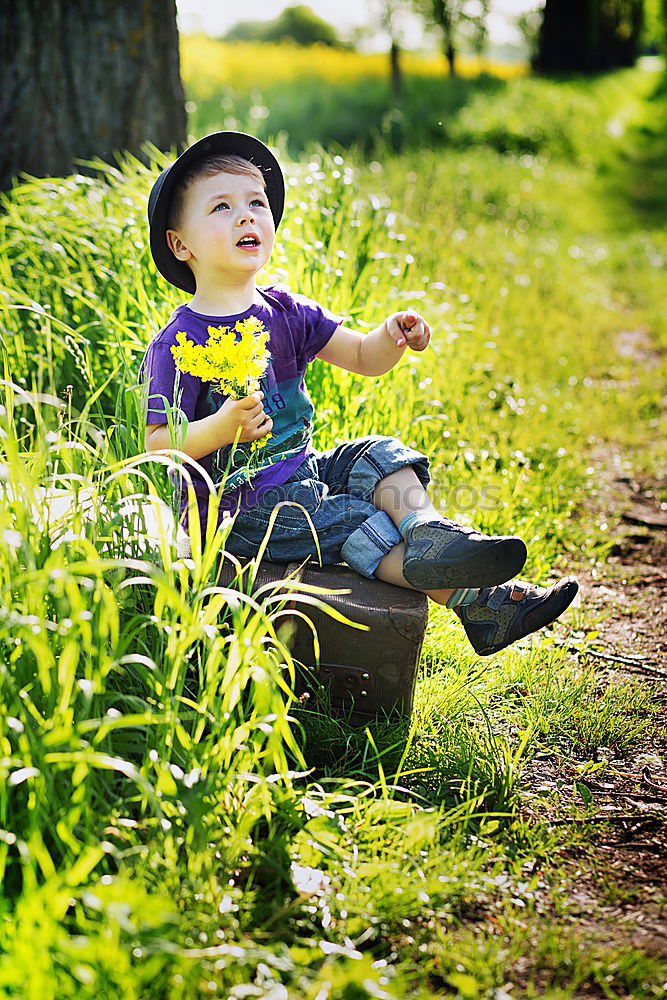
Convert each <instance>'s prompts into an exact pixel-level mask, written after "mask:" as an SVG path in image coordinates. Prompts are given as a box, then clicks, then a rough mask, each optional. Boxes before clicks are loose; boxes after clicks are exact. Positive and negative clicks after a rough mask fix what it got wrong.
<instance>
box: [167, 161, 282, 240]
mask: <svg viewBox="0 0 667 1000" xmlns="http://www.w3.org/2000/svg"><path fill="white" fill-rule="evenodd" d="M221 172H224V173H226V174H249V175H250V176H251V177H255V178H256V179H257V180H258V181H260V183H261V185H262V188H263V189H264V190H266V181H265V180H264V174H263V173H262V171H261V170H260V169H259V167H257V166H255V164H254V163H251V162H250V160H246V159H245V158H244V157H243V156H237V155H236V154H235V153H228V154H218V155H216V156H204V157H202V159H201V160H197V162H196V163H193V164H192V166H191V167H190V168H189V169H188V170H186V171H185V172H184V174H183V176H182V177H180V178H179V180H178V183H177V184H176V186H175V188H174V190H173V193H172V196H171V203H170V205H169V216H168V222H167V228H168V229H178V227H179V226H180V224H181V221H182V214H183V204H184V201H185V192H186V191H187V189H188V188H189V187H190V185H191V184H194V182H195V181H198V180H199V179H200V178H201V177H213V175H214V174H219V173H221Z"/></svg>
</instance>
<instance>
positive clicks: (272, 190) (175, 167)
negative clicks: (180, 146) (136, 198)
mask: <svg viewBox="0 0 667 1000" xmlns="http://www.w3.org/2000/svg"><path fill="white" fill-rule="evenodd" d="M230 154H233V155H235V156H242V157H243V158H244V159H245V160H249V161H250V162H251V163H254V164H255V166H256V167H259V169H260V170H261V171H262V174H263V176H264V181H265V183H266V196H267V198H268V200H269V207H270V209H271V214H272V215H273V221H274V224H275V227H276V229H277V228H278V223H279V222H280V220H281V218H282V214H283V207H284V204H285V182H284V180H283V173H282V170H281V169H280V164H279V163H278V161H277V160H276V158H275V156H274V155H273V153H272V152H271V150H270V149H269V148H268V147H267V146H265V145H264V143H263V142H261V141H260V140H259V139H255V137H254V136H252V135H246V134H245V132H213V133H212V134H211V135H206V136H204V138H203V139H199V141H198V142H195V143H194V144H193V145H192V146H190V147H189V148H188V149H186V150H185V152H184V153H181V155H180V156H179V157H178V159H177V160H174V162H173V163H170V164H169V166H168V167H165V169H164V170H163V171H162V173H161V174H160V176H159V177H158V178H157V180H156V181H155V184H153V187H152V189H151V193H150V195H149V198H148V224H149V227H150V247H151V253H152V254H153V260H154V261H155V263H156V265H157V269H158V271H159V272H160V274H162V275H163V276H164V277H165V278H166V279H167V281H169V282H171V284H172V285H176V287H177V288H182V289H183V291H184V292H190V293H191V294H194V292H195V291H196V287H197V286H196V284H195V276H194V274H193V273H192V271H191V270H190V268H189V267H188V265H187V264H186V263H185V262H184V261H181V260H177V259H176V257H174V255H173V253H172V252H171V250H170V248H169V246H168V244H167V238H166V235H165V234H166V230H167V224H168V220H169V208H170V205H171V197H172V194H173V192H174V188H175V186H176V185H177V183H178V181H179V180H180V178H181V177H182V176H183V174H184V173H185V171H186V170H188V169H189V168H190V167H191V166H192V165H193V164H194V163H196V161H197V160H201V159H203V157H205V156H221V155H230Z"/></svg>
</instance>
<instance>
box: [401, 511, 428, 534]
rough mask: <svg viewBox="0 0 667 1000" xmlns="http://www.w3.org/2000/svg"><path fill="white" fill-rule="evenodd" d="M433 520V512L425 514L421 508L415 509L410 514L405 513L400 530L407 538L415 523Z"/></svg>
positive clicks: (425, 522) (426, 522)
mask: <svg viewBox="0 0 667 1000" xmlns="http://www.w3.org/2000/svg"><path fill="white" fill-rule="evenodd" d="M432 520H433V514H432V513H429V514H425V513H422V511H420V510H413V511H411V512H410V513H409V514H406V515H405V517H404V518H403V520H402V521H401V522H400V523H399V525H398V530H399V531H400V533H401V534H402V535H403V538H405V536H406V535H407V533H408V531H409V529H410V528H412V527H414V525H415V524H428V522H429V521H432Z"/></svg>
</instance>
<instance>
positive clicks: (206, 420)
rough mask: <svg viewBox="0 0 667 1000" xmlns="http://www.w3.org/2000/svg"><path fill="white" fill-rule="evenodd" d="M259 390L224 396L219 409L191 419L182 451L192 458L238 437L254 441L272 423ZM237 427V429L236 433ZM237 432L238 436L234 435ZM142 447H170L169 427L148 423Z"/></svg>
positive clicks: (147, 448) (220, 446) (265, 431)
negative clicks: (235, 395) (240, 397)
mask: <svg viewBox="0 0 667 1000" xmlns="http://www.w3.org/2000/svg"><path fill="white" fill-rule="evenodd" d="M263 395H264V394H263V393H262V392H253V393H252V394H251V395H250V396H244V397H243V399H226V400H225V402H224V403H223V404H222V406H221V407H220V409H219V410H217V411H216V412H215V413H211V414H210V415H209V416H208V417H202V418H201V420H191V421H190V423H189V424H188V427H187V431H186V433H185V441H184V442H183V445H182V451H184V452H185V454H186V455H189V456H190V458H192V459H194V460H195V461H199V459H200V458H203V457H204V456H205V455H210V454H211V452H213V451H217V450H218V448H224V447H225V445H228V444H232V443H233V442H234V441H235V440H238V441H256V440H257V439H258V438H261V437H264V436H265V435H266V434H268V433H269V431H270V430H271V428H272V427H273V421H272V420H271V418H270V417H267V415H266V414H265V412H264V408H263V406H262V398H263ZM239 429H240V433H239ZM237 435H238V437H237ZM144 447H145V450H146V451H159V450H160V449H161V448H171V447H172V443H171V438H170V435H169V427H168V425H167V424H166V423H164V424H148V425H147V427H146V437H145V440H144Z"/></svg>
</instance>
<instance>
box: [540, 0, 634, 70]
mask: <svg viewBox="0 0 667 1000" xmlns="http://www.w3.org/2000/svg"><path fill="white" fill-rule="evenodd" d="M642 24H643V0H546V3H545V6H544V16H543V20H542V26H541V29H540V41H539V50H538V55H537V59H536V64H535V65H536V68H537V69H539V70H542V71H543V72H546V73H552V72H556V73H558V72H575V73H594V72H598V71H600V70H607V69H615V68H616V67H617V66H632V65H633V64H634V62H635V60H636V58H637V54H638V51H639V43H640V38H641V31H642Z"/></svg>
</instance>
